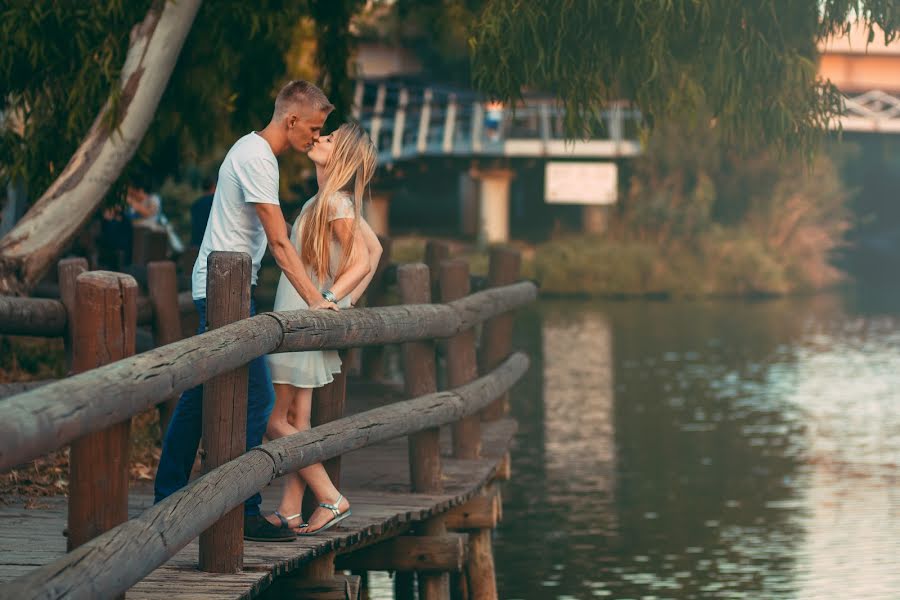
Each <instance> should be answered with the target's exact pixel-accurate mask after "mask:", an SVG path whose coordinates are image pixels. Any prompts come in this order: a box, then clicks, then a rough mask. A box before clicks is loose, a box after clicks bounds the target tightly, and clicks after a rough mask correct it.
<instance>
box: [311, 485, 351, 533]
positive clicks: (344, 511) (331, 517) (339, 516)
mask: <svg viewBox="0 0 900 600" xmlns="http://www.w3.org/2000/svg"><path fill="white" fill-rule="evenodd" d="M349 516H350V502H348V501H347V499H346V498H344V496H343V495H342V494H339V495H338V497H337V500H335V501H334V503H329V502H322V503H321V504H319V507H318V508H316V510H315V511H313V514H312V516H310V518H309V521H307V522H306V523H304V524H303V525H301V526H300V530H299V533H300V535H312V534H314V533H316V532H317V531H320V530H322V529H328V528H330V527H331V526H332V525H334V524H335V523H337V522H339V521H343V520H344V519H345V518H347V517H349Z"/></svg>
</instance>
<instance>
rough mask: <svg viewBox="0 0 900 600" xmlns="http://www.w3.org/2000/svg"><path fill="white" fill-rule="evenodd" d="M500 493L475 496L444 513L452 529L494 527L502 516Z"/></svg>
mask: <svg viewBox="0 0 900 600" xmlns="http://www.w3.org/2000/svg"><path fill="white" fill-rule="evenodd" d="M502 513H503V511H502V501H501V499H500V494H499V493H492V494H488V495H484V496H475V497H474V498H472V499H471V500H469V501H468V502H466V503H465V504H462V505H460V506H456V507H454V508H451V509H450V510H449V511H447V512H446V514H445V515H444V523H445V524H446V525H447V529H450V530H468V529H493V528H495V527H496V526H497V523H499V522H500V518H501V516H502Z"/></svg>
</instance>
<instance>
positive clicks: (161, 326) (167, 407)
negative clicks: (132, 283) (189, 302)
mask: <svg viewBox="0 0 900 600" xmlns="http://www.w3.org/2000/svg"><path fill="white" fill-rule="evenodd" d="M147 294H148V296H149V297H150V305H151V306H152V307H153V342H154V345H156V346H165V345H166V344H171V343H172V342H177V341H178V340H180V339H181V338H182V335H181V312H180V311H179V309H178V274H177V272H176V269H175V263H174V262H172V261H153V262H151V263H150V264H148V265H147ZM177 403H178V396H170V397H168V398H166V399H164V400H163V401H162V402H160V403H159V404H157V405H156V407H157V409H158V410H159V432H160V436H162V437H165V436H166V429H168V427H169V420H170V419H171V418H172V413H173V412H175V405H176V404H177Z"/></svg>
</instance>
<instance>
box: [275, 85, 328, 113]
mask: <svg viewBox="0 0 900 600" xmlns="http://www.w3.org/2000/svg"><path fill="white" fill-rule="evenodd" d="M294 106H296V107H298V108H299V109H300V110H301V111H303V112H305V111H310V112H331V111H332V110H334V105H333V104H332V103H331V102H329V101H328V98H327V97H326V96H325V93H324V92H323V91H322V90H320V89H319V88H317V87H316V86H314V85H313V84H311V83H310V82H308V81H303V80H302V79H296V80H294V81H290V82H288V83H287V85H285V86H284V87H283V88H281V91H280V92H278V96H276V97H275V113H274V115H273V116H272V118H273V119H281V118H284V117H285V116H286V115H287V113H288V111H289V110H290V109H291V107H294Z"/></svg>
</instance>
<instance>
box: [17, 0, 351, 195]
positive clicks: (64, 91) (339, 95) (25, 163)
mask: <svg viewBox="0 0 900 600" xmlns="http://www.w3.org/2000/svg"><path fill="white" fill-rule="evenodd" d="M360 4H361V0H341V1H340V2H338V1H336V0H330V1H324V0H319V1H316V0H310V1H309V2H298V1H296V0H259V1H257V2H252V3H250V2H244V1H243V0H217V1H216V2H204V3H203V4H202V5H201V8H200V12H199V13H198V15H197V17H196V20H195V22H194V25H193V27H192V29H191V32H190V34H189V36H188V38H187V41H186V43H185V46H184V48H183V50H182V52H181V55H180V56H179V59H178V63H177V65H176V67H175V71H174V72H173V74H172V78H171V80H170V81H169V85H168V87H167V88H166V91H165V93H164V95H163V97H162V100H161V101H160V106H159V108H158V110H157V112H156V116H155V118H154V121H153V123H151V125H150V128H149V129H148V133H147V135H146V137H145V139H144V140H143V142H142V144H141V146H140V148H139V149H138V152H137V155H136V158H135V160H133V161H132V162H131V164H130V165H129V169H128V171H127V172H126V173H125V174H124V175H123V179H127V178H129V177H132V176H135V175H144V176H146V175H152V176H154V178H156V179H161V177H159V176H160V175H167V174H177V173H179V170H180V169H181V168H182V166H183V165H185V164H197V163H203V162H204V157H205V156H206V155H208V154H209V153H210V152H215V153H216V154H217V155H218V156H221V151H222V149H223V148H227V147H228V145H229V144H230V143H231V142H233V141H234V139H235V138H236V137H238V136H240V135H242V134H244V133H246V132H247V131H250V130H252V129H258V128H261V127H264V126H265V125H266V123H267V122H268V120H269V118H270V117H271V112H272V102H273V100H274V95H275V93H276V92H277V91H278V88H279V87H280V84H281V83H283V82H284V81H285V80H286V79H287V76H286V75H287V73H288V71H289V69H288V66H287V65H286V64H285V59H284V57H285V55H286V52H287V50H288V48H289V47H290V46H291V43H292V41H293V36H294V33H295V31H296V26H297V24H298V22H299V21H301V19H303V18H304V17H308V16H309V15H311V14H312V15H314V16H315V17H317V18H320V19H321V20H322V23H321V25H322V27H321V28H319V27H318V26H316V27H313V28H310V31H311V32H312V33H313V34H314V35H318V36H320V37H319V42H320V48H322V49H323V51H322V52H320V55H319V59H320V60H322V61H323V62H322V66H323V67H324V71H325V72H328V73H330V75H329V77H328V78H327V79H328V81H327V82H326V83H327V85H326V88H327V91H330V92H331V93H332V96H331V98H332V101H333V102H337V103H338V104H339V107H340V110H341V111H344V110H346V107H347V106H348V105H349V102H350V95H351V93H350V92H348V85H349V84H348V78H347V74H346V62H345V61H343V58H342V57H344V58H345V57H346V56H348V52H349V50H348V49H347V47H349V44H350V38H349V37H348V36H345V35H344V34H345V33H346V31H347V25H346V23H347V20H348V19H349V15H351V14H352V13H353V11H355V10H357V8H358V6H359V5H360ZM151 6H156V7H159V6H161V3H160V0H157V1H156V2H151V1H150V0H130V1H128V2H123V1H122V0H105V1H103V2H86V3H85V2H58V1H54V0H7V1H6V2H4V3H3V4H2V5H0V39H2V40H3V51H2V52H0V114H2V115H3V118H4V121H3V122H2V123H0V179H5V178H7V177H21V178H22V179H23V180H24V181H25V182H26V186H27V189H28V190H29V191H30V194H29V195H30V196H31V197H32V198H36V197H37V196H38V195H40V194H41V193H42V192H43V191H44V190H45V189H46V188H47V187H48V186H49V184H50V183H51V182H52V181H53V180H54V179H55V178H56V176H57V175H58V174H59V172H60V171H61V169H62V168H63V167H64V166H65V164H66V163H67V162H68V160H69V159H70V158H71V156H72V153H73V152H74V150H75V148H76V147H77V146H78V144H79V143H80V141H81V139H82V137H83V136H84V135H85V133H87V130H88V128H89V127H90V125H91V123H92V122H93V119H94V118H95V117H96V115H97V114H98V112H99V111H100V109H101V108H102V106H103V105H104V103H105V102H106V101H107V99H109V100H111V101H112V102H113V104H115V102H116V101H117V97H118V92H117V86H118V80H119V74H120V72H121V67H122V64H123V62H124V59H125V55H126V52H127V49H128V39H129V32H130V31H131V29H132V27H133V26H134V25H135V24H137V23H139V22H141V21H142V20H143V18H144V16H145V15H146V13H147V11H148V10H149V9H150V8H151ZM342 23H343V24H342ZM317 25H318V24H317ZM326 48H327V53H326V52H325V51H324V49H326ZM342 114H343V113H342ZM115 118H116V114H115V111H114V112H113V120H115ZM212 167H213V165H207V168H209V169H211V168H212ZM156 183H159V181H157V182H156ZM118 187H119V189H121V186H118Z"/></svg>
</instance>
